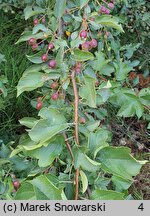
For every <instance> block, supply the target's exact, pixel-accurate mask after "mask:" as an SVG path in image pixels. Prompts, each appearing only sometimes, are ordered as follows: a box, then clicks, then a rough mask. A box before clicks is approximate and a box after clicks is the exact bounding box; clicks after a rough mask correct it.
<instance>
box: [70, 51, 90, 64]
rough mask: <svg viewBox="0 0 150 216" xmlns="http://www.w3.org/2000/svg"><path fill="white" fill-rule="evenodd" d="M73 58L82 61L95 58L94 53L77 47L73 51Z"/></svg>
mask: <svg viewBox="0 0 150 216" xmlns="http://www.w3.org/2000/svg"><path fill="white" fill-rule="evenodd" d="M72 55H73V58H74V59H75V61H78V62H82V61H88V60H93V59H94V55H93V54H92V53H90V52H87V51H83V50H80V49H75V50H74V51H73V53H72Z"/></svg>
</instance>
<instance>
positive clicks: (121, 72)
mask: <svg viewBox="0 0 150 216" xmlns="http://www.w3.org/2000/svg"><path fill="white" fill-rule="evenodd" d="M114 66H115V69H116V72H115V75H116V79H117V80H119V81H122V80H125V79H126V78H127V75H128V73H129V72H130V71H131V70H132V69H133V67H131V66H130V65H129V64H128V63H126V62H121V61H120V62H118V63H114Z"/></svg>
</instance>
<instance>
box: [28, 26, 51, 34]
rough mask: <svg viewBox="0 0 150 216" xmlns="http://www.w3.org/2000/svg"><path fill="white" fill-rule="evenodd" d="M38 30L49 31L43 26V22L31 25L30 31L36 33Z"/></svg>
mask: <svg viewBox="0 0 150 216" xmlns="http://www.w3.org/2000/svg"><path fill="white" fill-rule="evenodd" d="M39 31H42V32H45V33H48V34H49V33H50V30H49V29H48V28H46V27H45V25H44V24H38V25H36V26H34V27H33V30H32V33H33V34H37V33H38V32H39Z"/></svg>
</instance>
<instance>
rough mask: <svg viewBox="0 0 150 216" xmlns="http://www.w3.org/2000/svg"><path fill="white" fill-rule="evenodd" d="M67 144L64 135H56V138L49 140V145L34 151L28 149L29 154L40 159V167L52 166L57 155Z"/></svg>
mask: <svg viewBox="0 0 150 216" xmlns="http://www.w3.org/2000/svg"><path fill="white" fill-rule="evenodd" d="M64 144H65V142H64V138H63V136H56V137H55V139H53V140H50V141H49V145H48V146H47V147H45V146H43V147H41V148H38V149H36V150H33V151H28V152H27V154H28V155H29V156H31V157H35V158H37V159H38V165H39V166H40V167H47V166H50V165H51V164H52V163H53V161H54V160H55V158H56V157H58V156H59V155H60V154H61V152H62V146H63V145H64Z"/></svg>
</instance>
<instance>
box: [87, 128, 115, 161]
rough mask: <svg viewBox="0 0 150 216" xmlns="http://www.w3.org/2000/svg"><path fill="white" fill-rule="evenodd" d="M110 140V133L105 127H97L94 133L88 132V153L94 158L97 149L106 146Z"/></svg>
mask: <svg viewBox="0 0 150 216" xmlns="http://www.w3.org/2000/svg"><path fill="white" fill-rule="evenodd" d="M110 140H111V133H110V132H109V131H108V130H106V129H105V128H100V129H98V130H97V131H96V132H95V133H90V134H89V138H88V146H89V151H90V154H91V155H92V156H93V157H94V158H95V157H96V154H97V153H98V151H100V150H101V149H103V148H105V147H107V146H108V145H109V144H108V143H107V142H109V141H110Z"/></svg>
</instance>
